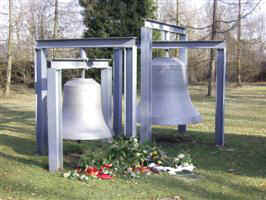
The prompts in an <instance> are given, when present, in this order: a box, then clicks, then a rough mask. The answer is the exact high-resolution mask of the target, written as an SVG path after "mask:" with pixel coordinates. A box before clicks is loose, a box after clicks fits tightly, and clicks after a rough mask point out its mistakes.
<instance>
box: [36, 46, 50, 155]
mask: <svg viewBox="0 0 266 200" xmlns="http://www.w3.org/2000/svg"><path fill="white" fill-rule="evenodd" d="M35 77H36V84H35V90H36V95H37V98H36V100H37V103H36V141H37V151H38V153H39V154H41V155H44V154H47V149H48V135H47V107H46V103H47V60H46V49H36V62H35Z"/></svg>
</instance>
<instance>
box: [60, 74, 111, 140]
mask: <svg viewBox="0 0 266 200" xmlns="http://www.w3.org/2000/svg"><path fill="white" fill-rule="evenodd" d="M111 137H112V134H111V131H110V130H109V128H108V126H107V125H106V123H105V120H104V117H103V112H102V105H101V86H100V84H98V83H97V82H96V81H95V80H93V79H84V78H79V79H72V80H70V81H68V82H66V83H65V85H64V101H63V138H64V139H68V140H98V139H107V138H111Z"/></svg>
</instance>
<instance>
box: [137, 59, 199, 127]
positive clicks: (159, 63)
mask: <svg viewBox="0 0 266 200" xmlns="http://www.w3.org/2000/svg"><path fill="white" fill-rule="evenodd" d="M139 108H140V106H138V111H137V113H138V121H139V119H140V117H139V113H140V112H139V111H140V109H139ZM200 121H201V117H200V114H199V112H197V110H196V109H195V108H194V106H193V105H192V102H191V99H190V96H189V93H188V80H187V74H186V65H185V64H184V63H183V62H182V61H181V60H179V59H177V58H169V57H157V58H154V59H153V60H152V124H153V125H170V126H171V125H173V126H176V125H185V124H191V123H198V122H200Z"/></svg>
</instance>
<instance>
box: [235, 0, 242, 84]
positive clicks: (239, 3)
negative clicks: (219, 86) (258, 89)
mask: <svg viewBox="0 0 266 200" xmlns="http://www.w3.org/2000/svg"><path fill="white" fill-rule="evenodd" d="M240 54H241V0H238V25H237V53H236V60H237V84H238V85H239V86H240V85H241V75H240V74H241V58H240Z"/></svg>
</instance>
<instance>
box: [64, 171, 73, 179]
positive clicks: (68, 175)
mask: <svg viewBox="0 0 266 200" xmlns="http://www.w3.org/2000/svg"><path fill="white" fill-rule="evenodd" d="M70 175H71V172H70V171H69V172H66V173H64V174H63V176H64V177H65V178H68V177H70Z"/></svg>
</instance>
